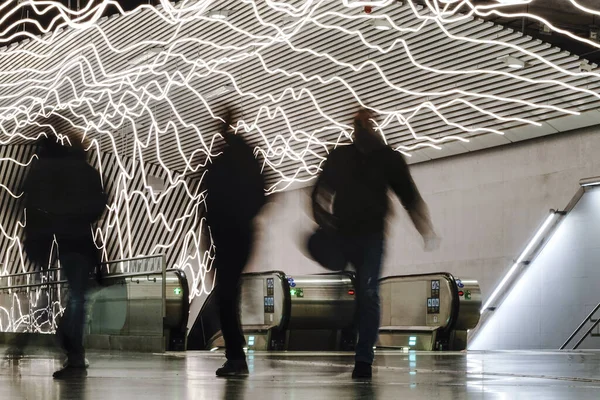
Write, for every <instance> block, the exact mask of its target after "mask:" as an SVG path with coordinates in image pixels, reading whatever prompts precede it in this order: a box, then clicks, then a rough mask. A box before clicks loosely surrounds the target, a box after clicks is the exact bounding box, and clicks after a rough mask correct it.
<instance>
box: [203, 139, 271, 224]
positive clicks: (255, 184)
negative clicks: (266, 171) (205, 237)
mask: <svg viewBox="0 0 600 400" xmlns="http://www.w3.org/2000/svg"><path fill="white" fill-rule="evenodd" d="M205 179H206V181H205V182H206V190H207V197H206V213H207V214H206V217H207V222H208V224H209V226H210V227H211V230H212V231H213V232H216V231H217V230H218V231H219V232H225V233H228V232H231V231H235V230H239V229H246V228H248V227H250V222H251V221H252V219H253V218H254V217H255V216H256V215H257V214H258V212H259V211H260V209H261V207H262V206H263V205H264V203H265V190H264V189H265V182H264V178H263V175H262V172H261V168H260V164H259V162H258V160H257V159H256V158H255V157H254V154H253V152H252V149H251V148H250V146H248V144H246V142H245V141H244V140H243V139H242V138H241V137H240V136H237V135H229V136H228V137H227V145H226V146H225V148H224V149H223V152H222V154H220V155H219V156H218V157H216V159H215V160H214V161H213V162H212V163H211V164H210V165H209V167H208V172H207V174H206V178H205Z"/></svg>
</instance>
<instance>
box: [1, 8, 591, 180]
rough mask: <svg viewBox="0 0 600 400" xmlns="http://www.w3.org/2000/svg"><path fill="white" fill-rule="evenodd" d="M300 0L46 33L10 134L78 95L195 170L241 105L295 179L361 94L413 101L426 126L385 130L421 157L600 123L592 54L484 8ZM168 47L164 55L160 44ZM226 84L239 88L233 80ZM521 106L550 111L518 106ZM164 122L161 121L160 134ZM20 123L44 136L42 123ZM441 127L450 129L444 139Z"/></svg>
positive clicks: (9, 69)
mask: <svg viewBox="0 0 600 400" xmlns="http://www.w3.org/2000/svg"><path fill="white" fill-rule="evenodd" d="M194 4H195V5H194ZM285 4H287V5H288V6H285V7H283V6H281V7H279V9H276V8H277V3H274V2H269V1H256V2H255V3H254V2H251V1H212V2H194V3H191V2H187V3H185V7H188V9H187V11H185V10H181V6H182V4H181V3H180V4H179V5H178V7H180V14H179V15H178V16H177V15H175V14H173V13H171V14H169V13H167V12H166V11H165V10H164V9H162V7H159V8H158V10H155V11H152V10H150V9H138V10H137V11H135V12H133V13H132V14H131V15H125V16H115V17H111V18H105V19H102V20H101V21H99V23H98V25H97V26H95V27H91V28H88V29H86V30H84V31H77V30H65V31H62V32H57V33H55V34H54V36H46V37H44V38H42V39H43V40H46V41H50V40H51V41H52V43H47V44H44V43H40V42H35V41H30V42H29V43H21V44H19V45H17V46H13V47H11V48H8V49H4V50H3V51H1V52H0V76H1V78H0V115H3V116H5V118H6V117H10V118H8V119H7V120H4V121H3V122H2V129H4V130H5V133H4V134H3V135H2V136H1V137H2V140H3V141H4V142H5V143H20V142H21V141H22V140H21V139H19V138H17V137H15V136H14V132H15V130H14V124H15V122H16V121H23V120H24V119H25V118H26V115H27V114H31V113H32V112H36V111H37V110H39V105H40V104H43V105H44V106H45V107H55V106H57V105H58V106H59V107H61V108H64V107H67V106H68V107H70V110H69V111H68V112H67V111H64V110H63V111H60V113H61V114H63V115H67V116H69V118H70V119H72V120H73V121H75V122H76V123H78V124H79V125H81V126H86V125H87V126H89V125H88V124H87V123H86V122H85V121H84V120H83V119H81V118H76V117H73V115H80V116H86V118H89V119H90V120H91V121H93V123H94V124H96V125H97V124H100V122H101V118H102V115H108V118H109V120H110V121H111V123H113V124H116V125H117V126H118V128H117V129H115V128H112V127H110V126H108V125H107V124H106V123H105V122H104V123H102V124H101V125H102V126H101V127H100V132H97V131H96V130H95V129H91V130H90V135H91V137H94V138H98V139H99V140H101V142H102V149H103V151H114V152H117V153H118V154H120V155H123V156H124V155H129V156H131V155H135V156H136V157H138V158H140V159H143V161H144V162H154V163H157V162H161V163H163V164H164V165H165V167H166V168H168V169H170V170H176V171H185V170H186V169H190V168H193V169H195V168H198V166H199V165H202V164H203V163H204V162H205V161H206V154H207V153H212V154H216V153H218V147H219V146H220V141H219V140H218V138H217V137H215V133H216V129H217V127H218V121H217V119H216V116H219V115H221V113H222V112H223V109H224V107H225V106H226V105H227V104H231V105H234V106H235V107H236V108H237V110H238V112H237V114H236V117H237V119H238V121H240V122H239V123H240V124H242V122H243V123H245V124H247V125H252V126H251V129H250V130H249V131H248V132H244V133H243V134H244V136H245V137H246V138H247V140H248V141H249V142H250V143H251V144H252V145H254V146H256V148H257V151H258V152H259V153H260V158H261V160H266V163H265V172H266V174H267V176H268V179H269V182H270V184H272V185H276V186H273V188H274V189H277V190H282V189H285V188H287V187H289V185H290V184H292V183H294V185H296V184H297V181H300V182H302V181H306V180H308V179H310V178H311V177H312V176H313V175H314V174H315V173H317V172H318V166H319V164H320V162H321V161H322V160H323V158H324V156H325V155H326V151H327V149H328V148H331V147H332V146H333V145H335V143H337V142H348V139H347V135H348V134H349V133H350V132H351V127H350V124H351V120H352V115H353V113H354V112H355V111H356V109H357V108H358V106H359V101H360V102H362V103H363V104H364V105H366V106H368V107H370V108H373V109H375V110H377V111H379V115H380V117H379V122H380V123H381V122H382V121H383V120H384V119H385V117H386V116H394V115H396V116H397V115H401V116H402V117H403V118H407V117H409V116H410V118H409V124H410V128H411V129H412V132H411V130H409V128H408V127H407V125H401V124H400V123H399V122H398V121H395V122H392V123H390V124H389V125H388V126H386V127H385V128H384V129H383V132H384V134H385V136H386V139H387V141H388V143H389V144H390V145H391V146H392V147H394V148H399V149H401V150H403V152H404V153H406V154H410V155H411V157H410V158H409V162H411V163H414V162H421V161H427V160H430V159H435V158H439V157H446V156H450V155H454V154H460V153H465V152H469V151H477V150H480V149H483V148H487V147H492V146H497V145H502V144H509V143H511V142H516V141H520V140H526V139H529V138H532V137H537V136H540V135H545V134H553V133H558V132H563V131H567V130H570V129H574V128H578V127H581V126H589V125H594V124H598V123H600V112H599V111H598V109H599V108H600V99H599V96H600V95H599V88H600V79H598V75H597V74H596V75H590V74H588V75H587V76H581V75H577V76H572V75H570V74H569V72H570V73H572V74H579V72H580V70H579V66H580V63H581V60H579V58H578V57H576V56H573V55H571V54H569V53H567V52H564V51H561V50H560V49H558V48H553V47H551V46H550V45H548V44H545V43H543V42H541V41H539V40H534V39H532V38H530V37H524V36H523V35H522V34H520V33H518V32H514V31H512V30H510V29H505V28H502V27H500V26H497V25H494V24H492V23H489V22H484V21H481V20H478V19H474V18H465V19H464V20H462V21H459V22H455V23H448V24H443V23H440V24H437V23H435V22H434V21H429V22H426V23H425V24H424V25H423V26H421V27H420V29H419V30H418V32H400V31H398V30H395V29H391V30H388V31H380V30H377V29H374V27H373V26H372V25H370V24H369V21H370V20H369V19H368V18H367V17H374V16H384V15H386V16H388V17H389V18H390V20H391V21H393V22H394V23H395V24H396V25H397V26H398V27H400V28H402V29H406V28H417V27H419V26H420V25H421V24H423V20H422V19H419V18H417V16H416V15H415V10H416V9H413V8H411V7H410V5H408V4H404V5H402V4H400V3H395V4H392V5H389V6H386V7H384V8H377V7H376V8H375V9H374V11H373V13H372V14H370V15H369V16H367V15H366V14H364V13H362V12H361V10H362V9H361V8H356V7H346V6H345V5H344V2H342V1H329V0H325V1H320V2H319V1H314V2H305V1H287V2H286V3H285ZM302 5H305V6H307V7H306V8H305V10H304V14H303V15H304V17H303V19H297V18H291V17H290V15H289V13H294V12H296V13H298V14H299V13H301V11H302V10H301V9H300V8H299V9H298V10H297V11H294V9H293V7H301V6H302ZM200 6H203V7H204V9H200V8H199V7H200ZM194 7H196V8H194ZM210 10H212V11H215V10H226V11H227V14H228V19H227V20H226V21H220V20H216V19H214V18H213V17H212V16H209V15H208V14H207V13H206V11H210ZM419 10H420V9H419ZM285 11H287V13H286V12H285ZM419 12H421V13H423V15H425V14H424V11H419ZM259 17H260V19H262V21H261V20H260V19H259ZM295 27H296V28H297V29H295ZM442 28H443V29H446V30H447V31H448V32H449V33H450V34H451V35H453V36H455V37H454V38H450V37H449V36H448V34H446V33H444V32H443V29H442ZM358 33H360V34H361V35H362V36H363V40H361V38H360V37H359V35H358ZM104 36H106V38H105V37H104ZM460 37H465V38H468V39H460ZM400 39H401V40H403V41H405V43H406V48H405V47H404V45H403V44H402V42H400V41H399V40H400ZM484 40H485V41H487V42H486V43H483V42H481V41H484ZM492 41H493V42H492ZM394 43H395V44H394ZM508 46H519V48H520V49H523V50H517V49H515V48H511V47H508ZM156 47H159V53H160V54H158V55H157V54H155V53H153V52H148V49H152V48H156ZM377 47H379V48H380V50H378V49H377ZM406 49H408V51H409V52H410V54H411V56H412V57H413V58H414V60H415V61H416V62H417V63H418V64H419V65H420V66H419V67H418V66H416V65H414V64H413V63H412V62H411V60H410V58H409V57H408V55H407V54H408V53H407V51H406ZM25 51H27V52H29V53H25ZM161 51H162V52H161ZM526 52H532V53H535V54H536V55H537V56H538V57H539V58H536V57H532V55H530V54H527V53H526ZM34 54H35V55H34ZM50 54H51V55H50ZM144 54H148V55H149V56H148V60H147V61H146V62H145V64H144V63H143V62H142V64H139V65H132V64H131V60H133V59H135V58H136V56H139V55H144ZM509 54H510V55H512V56H515V57H517V58H519V59H520V60H522V61H524V62H525V63H526V64H527V67H526V68H524V69H522V70H514V69H510V68H508V67H506V66H505V64H504V63H503V62H502V61H501V60H499V58H500V57H502V56H505V55H509ZM40 56H41V57H40ZM138 58H139V57H138ZM540 58H542V59H543V60H546V61H548V62H551V63H552V64H553V66H549V65H547V64H545V63H544V62H543V61H542V60H541V59H540ZM365 63H366V64H365ZM361 65H362V67H361ZM206 66H208V69H207V67H206ZM376 67H377V68H376ZM558 68H562V69H563V71H561V70H559V69H558ZM103 70H104V72H103ZM474 70H486V71H487V72H485V71H483V72H472V71H474ZM451 71H453V72H451ZM457 71H471V72H469V73H468V74H465V73H457ZM497 72H505V73H514V76H504V75H499V74H497ZM194 73H196V74H197V75H194ZM519 78H527V79H529V80H534V82H527V81H524V80H522V79H519ZM541 80H546V81H548V80H553V81H554V82H540V81H541ZM558 82H562V83H564V84H568V85H571V86H572V87H571V88H568V87H564V86H560V85H559V84H558ZM225 87H229V88H230V89H231V90H229V92H227V93H221V92H222V91H223V88H225ZM584 89H585V90H588V91H591V93H585V92H582V90H584ZM144 91H145V93H144ZM134 95H135V96H138V97H139V99H138V98H136V97H135V96H134ZM151 96H161V97H160V98H158V99H153V98H151ZM485 96H487V97H485ZM490 96H494V97H493V98H491V97H490ZM109 97H110V100H109ZM456 99H460V100H462V101H463V102H457V103H454V104H452V105H450V106H448V107H445V108H443V109H441V110H440V113H441V115H442V116H443V117H444V118H445V119H446V121H445V120H444V119H442V118H441V117H440V116H439V115H436V114H434V113H433V112H432V111H431V110H430V109H428V108H421V109H419V110H418V112H417V113H416V114H415V115H414V116H411V113H412V112H413V111H412V110H414V109H417V108H418V107H419V106H423V105H426V104H431V105H432V106H435V107H439V106H440V105H442V104H444V103H448V102H450V101H452V100H456ZM515 100H516V101H515ZM465 101H468V102H470V103H471V104H472V105H473V106H476V107H478V108H480V110H479V111H478V110H476V109H475V108H473V107H469V106H467V104H466V103H465ZM517 101H527V102H529V103H531V104H529V105H528V104H523V103H519V102H517ZM549 106H554V107H559V108H564V109H568V110H571V111H577V112H581V113H583V114H582V115H579V116H576V117H572V116H569V115H568V114H565V113H563V112H560V111H556V110H553V109H549V108H544V107H549ZM15 110H18V111H15ZM211 113H212V114H211ZM491 114H495V116H493V115H491ZM151 116H152V117H153V118H154V120H155V121H156V124H157V125H154V124H153V122H152V119H151ZM123 117H125V118H126V121H125V122H123ZM516 118H519V119H526V120H529V121H532V122H533V121H535V122H538V123H541V124H542V126H541V127H535V126H532V125H527V124H525V123H524V122H523V121H515V120H510V119H516ZM132 123H133V125H134V126H135V132H134V131H133V128H132V126H131V125H132ZM255 123H256V124H255ZM452 124H456V125H461V126H462V128H461V127H458V126H456V125H452ZM151 126H154V128H152V129H151ZM156 126H158V128H159V129H160V130H161V132H160V134H159V135H158V139H157V135H156V134H155V132H156V129H155V127H156ZM249 128H250V127H249ZM465 129H466V130H465ZM484 129H488V130H489V129H493V130H496V131H499V132H502V133H504V135H500V134H498V133H489V132H488V131H485V130H484ZM16 132H19V133H21V134H23V135H25V136H27V137H33V136H35V134H36V133H38V132H39V128H37V127H35V128H33V127H31V126H28V127H25V128H22V129H18V130H16ZM242 132H243V129H240V133H242ZM136 138H137V144H136V140H134V139H136ZM444 138H446V139H448V138H453V139H451V140H445V139H444ZM456 138H462V139H463V140H468V142H463V141H459V140H457V139H456ZM432 141H435V142H439V141H443V142H440V143H439V148H433V147H429V145H431V144H433V143H432ZM213 143H215V144H214V146H213ZM157 144H158V147H157V146H156V145H157ZM415 146H417V147H416V148H415ZM419 146H421V147H419ZM423 146H425V147H423Z"/></svg>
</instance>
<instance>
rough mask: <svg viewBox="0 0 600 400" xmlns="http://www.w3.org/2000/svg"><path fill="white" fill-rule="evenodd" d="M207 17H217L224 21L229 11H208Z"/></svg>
mask: <svg viewBox="0 0 600 400" xmlns="http://www.w3.org/2000/svg"><path fill="white" fill-rule="evenodd" d="M208 17H209V18H212V19H218V20H221V21H226V20H227V19H228V18H229V11H227V10H214V11H210V12H209V13H208Z"/></svg>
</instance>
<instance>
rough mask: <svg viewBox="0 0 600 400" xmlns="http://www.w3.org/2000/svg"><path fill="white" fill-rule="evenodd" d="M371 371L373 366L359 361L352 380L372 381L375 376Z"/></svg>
mask: <svg viewBox="0 0 600 400" xmlns="http://www.w3.org/2000/svg"><path fill="white" fill-rule="evenodd" d="M371 370H372V368H371V364H369V363H366V362H362V361H357V362H356V364H354V371H352V379H371V377H372V376H373V372H372V371H371Z"/></svg>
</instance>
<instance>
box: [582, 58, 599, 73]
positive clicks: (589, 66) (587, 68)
mask: <svg viewBox="0 0 600 400" xmlns="http://www.w3.org/2000/svg"><path fill="white" fill-rule="evenodd" d="M595 66H596V64H593V65H592V64H590V63H589V62H588V61H585V60H584V61H582V62H581V63H580V64H579V72H592V71H593V70H594V67H595Z"/></svg>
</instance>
